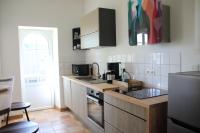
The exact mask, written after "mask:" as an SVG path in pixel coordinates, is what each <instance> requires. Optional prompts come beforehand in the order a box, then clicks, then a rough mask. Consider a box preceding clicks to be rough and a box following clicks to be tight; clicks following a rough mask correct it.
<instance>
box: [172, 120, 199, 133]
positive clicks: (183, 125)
mask: <svg viewBox="0 0 200 133" xmlns="http://www.w3.org/2000/svg"><path fill="white" fill-rule="evenodd" d="M170 120H171V122H172V123H174V124H176V125H179V126H181V127H184V128H186V129H189V130H191V131H194V132H196V133H200V129H199V128H197V127H194V126H191V125H188V124H186V123H184V122H181V121H179V120H176V119H173V118H170Z"/></svg>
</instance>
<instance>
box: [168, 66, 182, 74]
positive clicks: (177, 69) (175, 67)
mask: <svg viewBox="0 0 200 133" xmlns="http://www.w3.org/2000/svg"><path fill="white" fill-rule="evenodd" d="M180 71H181V70H180V65H170V73H177V72H180Z"/></svg>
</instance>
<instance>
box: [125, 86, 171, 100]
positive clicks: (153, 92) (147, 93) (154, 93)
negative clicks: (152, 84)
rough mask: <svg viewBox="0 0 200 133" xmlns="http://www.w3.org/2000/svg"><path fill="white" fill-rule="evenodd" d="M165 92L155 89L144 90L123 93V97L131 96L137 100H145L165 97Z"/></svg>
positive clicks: (166, 92)
mask: <svg viewBox="0 0 200 133" xmlns="http://www.w3.org/2000/svg"><path fill="white" fill-rule="evenodd" d="M167 94H168V91H167V90H162V89H157V88H145V89H142V90H137V91H129V92H126V93H124V95H127V96H131V97H134V98H137V99H147V98H152V97H158V96H162V95H167Z"/></svg>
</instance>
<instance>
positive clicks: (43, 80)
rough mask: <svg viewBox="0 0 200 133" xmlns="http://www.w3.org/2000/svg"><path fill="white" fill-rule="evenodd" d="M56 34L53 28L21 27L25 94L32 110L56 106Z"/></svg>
mask: <svg viewBox="0 0 200 133" xmlns="http://www.w3.org/2000/svg"><path fill="white" fill-rule="evenodd" d="M54 35H55V33H54V30H51V29H44V28H41V29H40V28H34V27H33V28H27V27H19V41H20V66H21V84H22V95H23V101H26V102H30V103H31V110H40V109H46V108H52V107H54V89H55V88H54V87H55V85H54V83H55V82H53V80H54V79H55V77H54V75H55V73H54V72H55V70H54V69H55V67H54V66H55V64H54V63H55V62H54V57H53V56H54V52H53V51H54V49H53V48H54V47H53V45H54V42H55V40H53V39H54ZM57 66H58V64H57Z"/></svg>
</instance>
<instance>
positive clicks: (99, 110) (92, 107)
mask: <svg viewBox="0 0 200 133" xmlns="http://www.w3.org/2000/svg"><path fill="white" fill-rule="evenodd" d="M87 101H88V103H87V104H88V117H89V118H90V119H91V120H92V121H94V122H95V123H97V124H98V125H100V126H101V127H103V117H104V116H103V101H102V102H101V101H100V102H97V101H94V100H92V99H90V98H87Z"/></svg>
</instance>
